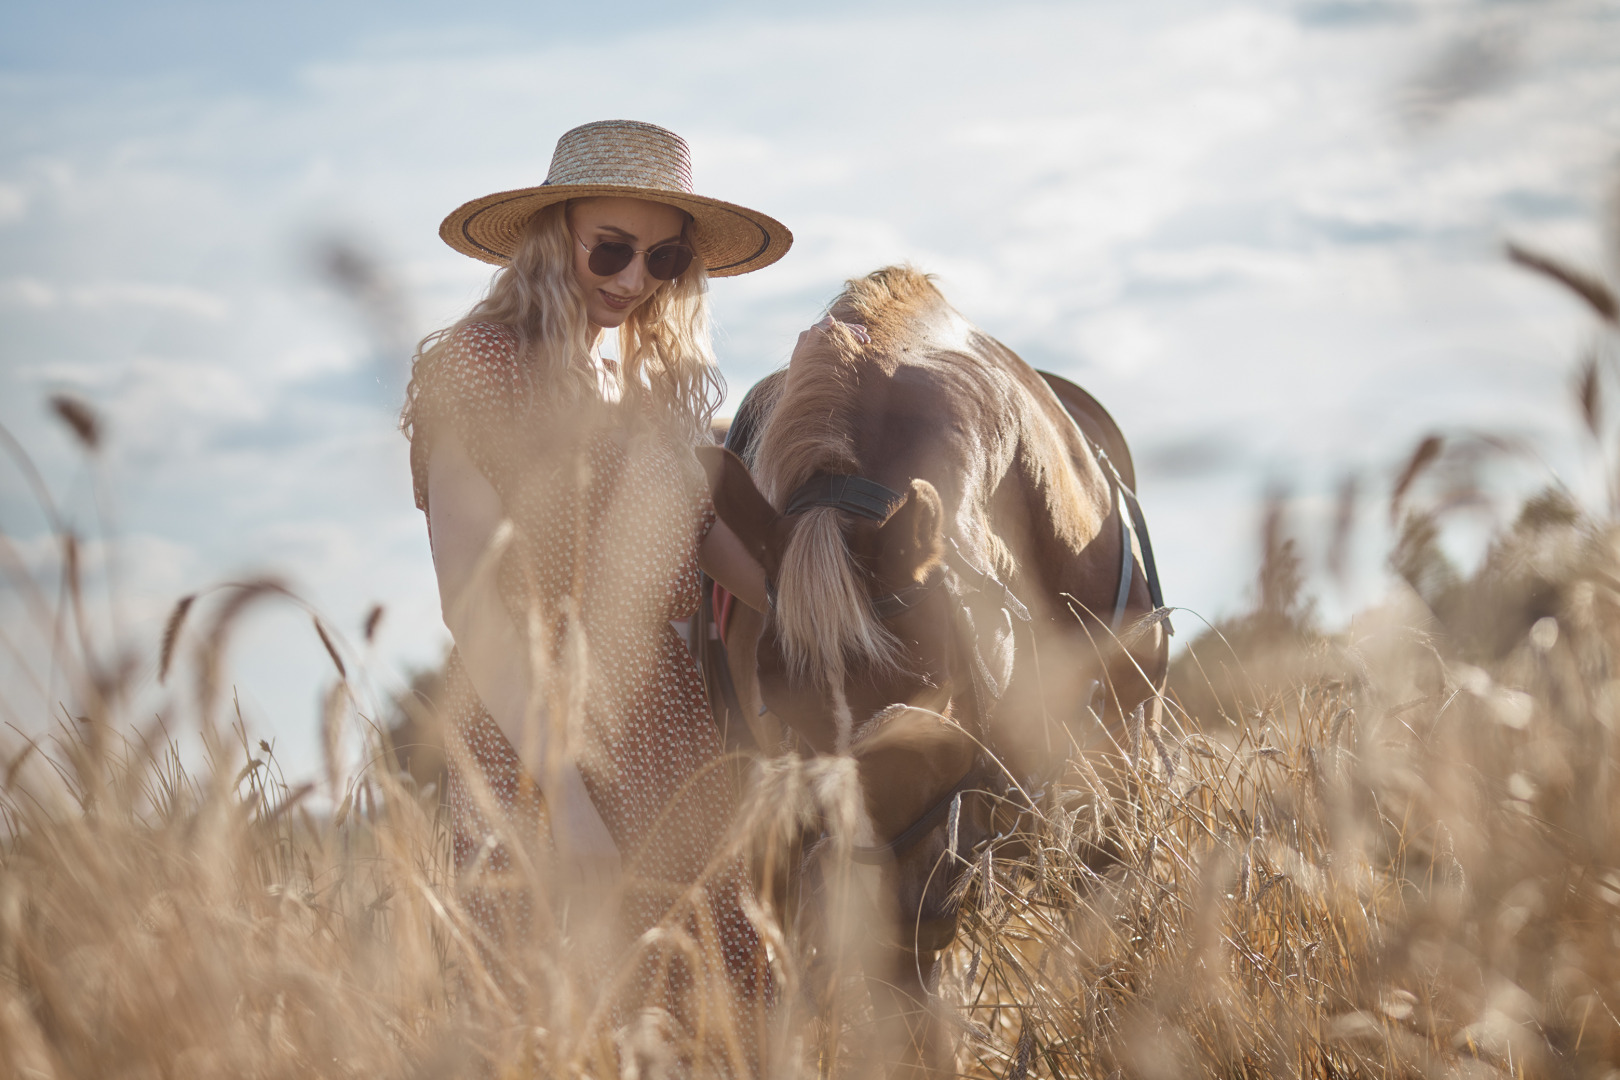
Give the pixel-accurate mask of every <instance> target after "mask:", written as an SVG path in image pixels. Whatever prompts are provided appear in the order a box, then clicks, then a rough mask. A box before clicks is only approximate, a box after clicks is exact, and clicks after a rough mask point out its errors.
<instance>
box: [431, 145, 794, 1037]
mask: <svg viewBox="0 0 1620 1080" xmlns="http://www.w3.org/2000/svg"><path fill="white" fill-rule="evenodd" d="M440 235H441V236H442V237H443V238H444V239H445V240H446V242H448V243H449V244H450V245H451V246H452V247H454V248H455V249H456V250H458V251H461V252H463V253H465V254H468V255H471V256H473V257H474V258H478V259H482V260H484V261H486V262H491V263H496V264H499V265H501V266H503V267H504V269H502V270H501V271H500V272H499V273H498V274H497V275H496V277H495V280H494V283H493V284H492V286H491V288H490V291H489V294H488V295H487V296H486V297H485V298H484V300H482V301H481V302H480V303H478V304H477V305H476V306H475V307H474V308H473V310H472V311H471V312H470V313H469V314H468V315H467V316H466V317H465V318H463V319H462V320H460V321H459V322H457V323H456V324H455V325H454V326H452V327H450V328H449V329H447V330H445V331H441V332H440V333H438V334H435V335H433V336H430V337H429V338H428V339H427V340H426V341H424V343H423V348H422V350H421V352H420V353H419V354H418V358H417V360H416V363H415V366H414V369H413V372H412V379H411V386H410V390H409V393H408V401H407V405H406V410H405V416H404V421H405V430H406V432H407V434H408V435H409V436H410V439H411V465H412V473H413V477H414V481H415V488H416V501H417V505H418V506H419V507H420V508H421V509H422V510H424V511H425V512H426V514H427V519H428V531H429V536H430V539H431V542H432V548H433V561H434V567H435V570H436V572H437V576H438V583H439V593H440V598H441V602H442V606H443V612H444V619H445V623H446V625H447V626H448V627H449V628H450V631H451V633H452V635H453V637H454V639H455V645H456V647H455V651H454V653H453V654H452V657H451V660H450V666H449V671H448V681H449V684H450V688H449V689H450V692H449V694H448V696H449V698H450V699H451V702H452V704H451V706H450V709H449V711H450V717H449V725H450V728H451V732H450V738H449V740H448V741H449V742H450V744H451V746H450V750H451V755H450V756H451V760H452V762H453V763H454V764H453V765H452V768H451V771H450V777H449V781H448V784H447V792H446V797H447V802H448V805H449V809H450V814H451V818H452V822H453V827H454V846H455V861H456V866H457V869H458V871H459V872H460V874H461V879H462V880H463V881H464V882H472V883H473V886H472V887H471V888H470V889H468V890H467V892H466V902H467V906H468V910H469V912H470V913H471V915H472V917H473V918H474V920H475V921H476V923H477V924H478V926H479V928H480V929H481V931H482V933H483V936H484V945H485V952H486V956H487V957H488V958H489V959H490V961H491V963H492V965H494V966H495V967H496V968H497V969H498V973H499V977H500V978H501V979H502V980H503V981H505V982H507V983H508V985H509V986H510V985H516V987H517V992H518V993H519V994H520V995H521V994H524V993H529V994H532V992H533V991H534V989H535V988H536V986H538V985H539V983H538V981H537V980H536V979H534V978H533V977H532V976H533V975H534V974H535V971H534V969H533V968H532V967H529V966H526V961H525V957H524V950H523V949H522V948H521V946H522V945H523V944H524V943H529V942H533V941H535V940H537V937H544V936H546V935H547V934H549V933H552V931H548V930H547V927H551V926H554V925H555V921H556V918H557V915H558V913H559V912H560V911H564V910H566V909H567V908H568V907H569V905H572V906H573V910H574V911H575V912H576V917H577V913H578V912H579V911H580V910H581V909H582V908H583V909H585V910H588V911H590V912H599V911H600V910H601V905H602V903H603V901H604V900H605V899H606V898H607V897H609V896H620V897H622V904H621V906H620V908H619V912H618V917H617V919H616V920H615V923H616V924H617V926H618V927H619V930H620V932H621V937H620V942H619V947H620V949H627V948H636V949H639V950H640V953H639V954H638V956H637V957H636V958H634V959H633V960H632V961H631V962H633V963H639V964H640V965H641V968H640V974H639V976H637V977H636V978H633V979H631V980H629V981H630V983H631V984H632V993H631V995H630V997H629V998H628V999H622V1000H621V1002H620V1014H621V1016H623V1015H627V1013H626V1012H625V1010H626V1009H628V1008H637V1007H643V1006H649V1005H650V1006H656V1007H659V1008H662V1009H666V1010H667V1011H668V1012H669V1013H670V1014H671V1015H673V1017H674V1018H675V1019H676V1021H677V1022H679V1023H680V1024H682V1025H683V1026H684V1027H686V1028H687V1030H688V1031H691V1030H693V1029H695V1028H696V1027H704V1028H705V1029H708V1030H713V1029H714V1025H713V1024H712V1023H708V1022H705V1021H704V1020H703V1018H701V1017H699V1016H697V1015H696V1013H697V1011H698V1010H700V1009H701V1008H703V1005H702V1004H701V1003H702V1002H705V1001H712V1000H715V999H716V992H717V991H724V992H725V993H724V994H722V995H721V996H722V997H724V996H725V994H729V996H730V998H731V1000H732V1001H733V1002H735V1003H739V1004H740V1005H741V1006H742V1007H743V1008H745V1009H746V1008H749V1007H750V1006H762V1005H763V1002H764V1001H765V999H766V998H768V997H769V994H770V990H769V975H768V970H767V967H766V964H765V959H764V955H763V950H762V949H761V947H760V944H759V939H758V937H757V935H756V933H755V931H754V928H753V927H752V925H751V924H750V923H749V921H748V919H747V918H746V917H745V916H744V914H743V910H742V907H743V897H742V895H741V891H742V890H743V889H745V888H746V885H745V883H744V882H743V880H742V877H741V874H740V872H739V871H738V870H737V868H736V867H734V866H733V867H730V868H726V867H725V866H722V868H721V869H720V870H719V871H718V872H716V871H715V870H714V869H713V868H712V867H711V866H710V864H711V861H712V860H713V857H714V854H715V851H716V846H717V844H718V843H719V841H720V839H721V837H722V835H723V833H724V831H725V829H726V827H727V826H728V824H729V823H730V818H731V816H732V813H733V795H732V792H731V790H730V787H729V783H728V781H727V779H726V777H725V775H724V773H723V770H721V769H720V768H717V767H716V762H717V760H718V758H719V756H720V753H721V745H720V742H719V739H718V737H717V734H716V731H715V727H714V724H713V721H712V719H711V718H710V715H709V712H708V706H707V702H706V700H705V698H704V694H703V687H702V684H701V681H700V678H699V675H698V672H697V670H696V668H695V666H694V664H693V662H692V659H691V657H690V655H689V654H688V652H687V650H686V649H685V648H684V646H683V645H682V644H681V642H680V641H679V639H678V638H677V636H676V635H675V633H674V631H673V630H672V629H671V627H670V625H669V621H670V620H671V619H672V618H679V617H682V616H684V615H688V614H690V613H691V611H692V610H693V609H694V608H695V607H696V605H697V601H698V568H699V566H700V565H701V566H702V567H703V568H704V569H705V570H707V571H708V572H709V573H710V574H711V575H712V576H713V577H715V578H716V579H717V580H718V581H720V582H722V583H723V584H724V585H725V586H726V587H727V588H728V589H730V590H732V591H733V592H734V593H736V594H737V595H738V596H739V597H740V598H741V599H742V600H743V601H744V602H745V603H750V604H752V605H754V606H756V607H758V606H763V604H764V602H765V600H764V597H765V583H764V574H763V572H762V571H761V570H760V568H759V566H758V564H756V563H755V562H753V560H752V559H751V558H749V556H748V555H747V553H746V552H745V551H744V550H743V549H742V547H741V545H740V544H739V543H738V541H737V540H736V538H735V537H734V536H733V535H732V534H731V533H730V532H729V531H728V530H727V529H726V527H725V526H724V525H723V524H716V523H715V520H714V514H713V510H712V508H711V506H710V504H709V501H708V496H707V493H706V488H705V485H704V482H703V475H702V471H701V469H700V468H699V467H698V465H697V462H696V458H695V456H694V455H693V453H692V448H693V446H694V445H695V444H696V443H697V442H698V441H699V440H702V439H704V438H706V437H707V431H708V422H709V418H710V414H711V413H712V412H713V410H714V408H715V407H716V406H717V405H718V404H719V402H720V400H721V397H722V383H721V380H720V376H719V374H718V371H717V370H716V367H715V364H714V358H713V354H712V352H711V350H710V345H709V336H708V325H707V302H706V295H705V294H706V288H707V285H706V282H707V279H708V278H709V277H715V276H724V275H731V274H741V273H746V272H748V271H751V270H756V269H759V268H760V267H763V266H767V265H769V264H770V263H772V262H774V261H776V260H777V259H779V258H780V257H781V256H782V255H783V254H784V253H785V252H786V251H787V249H788V246H789V244H791V242H792V237H791V235H790V234H789V233H788V231H787V229H785V228H784V227H783V226H782V225H780V224H779V223H778V222H776V221H774V220H773V219H771V218H769V217H766V216H765V215H763V214H759V213H756V212H754V211H751V210H747V209H744V208H742V207H738V206H734V205H731V204H729V203H723V202H720V201H718V200H714V199H709V198H705V197H703V196H699V195H695V194H694V193H693V191H692V183H691V175H690V166H689V157H688V151H687V147H686V144H685V143H684V142H683V141H682V140H681V139H680V138H679V137H677V136H676V135H674V134H673V133H671V132H669V131H666V130H664V129H663V128H659V127H656V126H654V125H651V124H641V123H632V122H628V121H607V122H602V123H595V124H587V125H584V126H583V127H579V128H575V129H574V130H572V131H570V132H568V133H567V134H565V135H564V136H563V137H562V139H561V140H559V142H558V143H557V149H556V153H555V155H554V157H553V159H552V164H551V170H550V172H549V174H548V176H547V178H546V182H545V184H543V185H541V186H540V187H535V188H528V189H524V190H521V191H512V192H503V193H500V194H496V195H491V196H488V197H486V198H483V199H478V200H475V201H473V202H470V203H467V204H466V205H464V206H462V207H461V208H460V209H458V210H457V211H455V212H454V213H453V214H451V215H450V216H449V217H448V218H447V219H446V220H445V222H444V224H443V226H442V227H441V229H440ZM614 330H616V331H617V333H618V360H617V361H614V360H612V359H609V358H607V357H605V356H604V355H603V354H602V352H601V351H600V349H599V345H600V343H601V341H602V340H603V338H604V336H605V335H606V334H607V332H609V331H614ZM547 841H549V843H548V842H547ZM535 868H540V869H539V870H538V871H536V869H535ZM536 884H540V885H541V886H543V887H542V888H541V889H539V890H538V891H539V892H543V893H546V894H548V895H549V897H550V898H551V899H552V900H553V902H552V903H544V902H542V901H541V898H540V897H539V896H537V895H536V892H537V890H536V888H535V887H534V886H535V885H536ZM658 926H662V927H664V928H665V929H667V930H670V931H672V932H671V933H669V934H647V933H646V931H648V930H649V929H652V928H654V927H658ZM683 935H684V936H683ZM660 941H681V942H685V943H686V944H685V945H682V946H679V947H671V948H670V949H667V950H665V951H663V952H660V951H659V948H658V945H657V943H658V942H660ZM691 942H698V943H699V947H698V949H697V951H696V952H695V953H694V952H693V950H692V949H691V948H689V947H688V946H689V945H690V943H691ZM649 943H652V944H649ZM694 956H697V957H699V958H698V959H694ZM638 994H639V1000H635V998H636V997H637V995H638ZM732 1019H733V1020H734V1021H736V1023H735V1024H733V1025H731V1026H732V1027H733V1029H734V1030H736V1031H737V1034H738V1035H739V1036H740V1037H741V1039H742V1040H743V1042H744V1043H745V1044H751V1043H752V1041H753V1034H754V1032H755V1031H756V1030H757V1027H756V1020H757V1017H756V1016H753V1015H743V1014H742V1013H740V1012H736V1011H734V1012H733V1016H732ZM731 1045H732V1046H736V1045H737V1043H735V1042H733V1043H731Z"/></svg>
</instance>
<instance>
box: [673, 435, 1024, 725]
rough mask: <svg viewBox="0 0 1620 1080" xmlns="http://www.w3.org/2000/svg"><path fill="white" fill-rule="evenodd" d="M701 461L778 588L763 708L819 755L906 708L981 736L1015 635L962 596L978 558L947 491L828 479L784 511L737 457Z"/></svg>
mask: <svg viewBox="0 0 1620 1080" xmlns="http://www.w3.org/2000/svg"><path fill="white" fill-rule="evenodd" d="M701 453H702V455H703V458H704V462H705V466H706V467H707V468H708V470H709V473H710V480H711V484H712V487H713V490H714V498H715V509H716V512H717V514H718V515H719V517H720V518H721V519H722V520H724V521H725V522H726V523H727V524H728V526H729V527H730V528H731V530H732V531H733V532H734V533H736V535H737V536H738V538H739V539H740V540H742V542H743V544H744V546H745V547H747V548H748V549H749V551H750V553H751V554H752V555H753V556H754V557H755V559H756V560H758V562H759V563H760V565H761V566H762V567H764V569H765V573H766V577H767V580H768V581H769V582H770V585H771V598H772V610H771V611H770V612H768V613H767V616H766V619H765V622H764V627H763V629H762V631H761V634H760V639H759V642H758V645H757V648H756V675H757V679H758V686H759V692H760V697H761V699H762V702H763V703H764V705H765V706H766V707H767V708H769V709H770V711H771V712H772V713H773V714H774V715H775V716H777V717H778V718H779V719H780V720H782V721H783V722H784V723H786V724H787V725H788V726H789V727H791V728H792V729H793V730H794V731H795V732H796V733H797V734H798V735H799V736H800V737H801V738H802V739H803V740H804V741H805V742H806V743H807V744H808V745H809V746H810V747H811V748H813V749H814V750H816V751H817V752H820V753H834V752H837V753H848V752H850V750H851V749H852V748H853V746H854V745H855V744H856V743H857V742H858V741H860V740H861V738H862V737H863V736H865V735H868V734H871V733H872V732H871V731H870V730H869V729H870V728H871V727H872V726H873V724H874V721H876V720H878V718H880V717H881V716H884V715H893V713H892V710H893V709H894V708H895V707H896V706H906V707H910V708H920V709H924V710H928V711H931V712H936V713H941V714H949V715H951V717H952V719H953V720H955V721H957V722H959V723H961V724H963V725H964V726H965V727H967V728H968V729H969V730H972V731H974V732H975V733H976V734H978V733H980V732H981V730H982V726H983V724H984V721H985V720H986V717H985V715H984V711H985V708H986V704H985V696H986V693H987V688H988V692H994V691H995V689H996V688H997V687H998V686H1004V685H1005V683H1006V680H1007V675H1008V672H1009V669H1010V666H1011V663H1012V654H1011V640H1010V635H1009V633H1008V630H1009V629H1010V628H1009V627H1008V626H1007V625H1006V622H1007V620H1006V618H1004V617H1003V618H998V616H1001V615H1002V609H1001V608H1000V607H999V606H995V607H994V610H991V608H990V607H987V606H986V605H985V604H984V603H981V602H979V598H977V597H970V596H964V595H963V590H962V585H961V575H960V574H959V573H958V572H957V571H956V570H955V568H954V566H953V564H957V565H970V563H969V559H968V557H967V556H964V555H963V554H962V553H961V551H960V548H959V547H958V544H957V542H956V541H955V540H954V539H952V538H950V537H948V536H947V535H946V532H945V528H944V518H945V514H944V507H943V504H942V500H941V498H940V495H939V492H938V491H937V490H936V489H935V487H934V485H933V484H931V483H929V482H928V481H927V480H924V479H912V480H911V481H910V483H909V485H907V487H906V489H905V490H904V491H897V490H893V489H889V488H886V487H884V486H882V485H880V484H878V483H876V482H875V481H872V480H869V479H866V478H864V477H859V476H854V475H849V474H827V473H817V474H815V475H813V476H812V477H811V478H810V479H809V480H807V481H806V482H805V483H804V484H802V485H800V487H799V488H798V489H796V490H795V491H794V492H793V493H792V494H791V496H790V497H789V498H788V499H787V500H786V505H785V507H784V509H783V510H781V511H778V510H777V509H776V508H775V507H774V506H773V505H772V504H771V503H770V501H769V500H767V499H766V498H765V496H764V495H763V494H762V493H761V492H760V491H759V489H758V488H757V487H756V486H755V484H754V480H753V478H752V476H750V474H749V471H748V469H747V467H746V466H745V465H744V464H743V463H742V461H741V460H739V459H738V458H737V456H736V455H735V454H732V453H730V452H729V451H725V450H719V449H714V450H709V449H705V450H703V451H701ZM1002 602H1003V601H1001V600H995V601H994V603H995V604H996V605H999V604H1000V603H1002ZM1011 602H1012V603H1013V604H1016V603H1017V601H1016V600H1013V601H1011ZM998 622H999V623H1001V625H1000V626H999V627H998V626H996V625H994V624H996V623H998ZM962 738H964V739H966V738H968V736H966V735H963V736H962Z"/></svg>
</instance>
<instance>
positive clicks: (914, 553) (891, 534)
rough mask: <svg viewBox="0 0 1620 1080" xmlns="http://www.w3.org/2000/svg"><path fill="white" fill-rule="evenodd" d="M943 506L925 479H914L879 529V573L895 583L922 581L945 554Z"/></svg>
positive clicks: (936, 492) (931, 485)
mask: <svg viewBox="0 0 1620 1080" xmlns="http://www.w3.org/2000/svg"><path fill="white" fill-rule="evenodd" d="M944 522H945V507H944V504H943V503H942V502H941V501H940V498H939V492H938V491H935V490H934V485H933V484H930V483H929V482H928V481H926V480H920V479H919V480H913V481H912V482H911V490H910V491H908V492H906V497H905V498H904V499H903V500H901V503H900V506H899V507H898V508H897V509H896V510H895V511H894V513H892V514H890V515H889V520H887V521H885V522H884V523H883V525H882V527H881V528H880V529H879V530H878V536H879V538H880V540H881V543H880V546H879V550H881V551H882V556H881V559H882V566H881V572H882V573H883V574H884V575H885V576H886V577H889V578H891V579H892V583H893V584H895V585H897V586H898V585H901V584H903V583H905V582H908V581H921V580H923V579H924V578H925V577H927V576H928V574H929V572H930V571H931V570H933V568H934V567H935V566H936V565H937V564H938V563H939V562H940V561H941V560H942V559H943V558H944V557H945V538H944V533H943V528H944Z"/></svg>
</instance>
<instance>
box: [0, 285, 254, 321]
mask: <svg viewBox="0 0 1620 1080" xmlns="http://www.w3.org/2000/svg"><path fill="white" fill-rule="evenodd" d="M0 298H4V299H5V300H6V301H8V302H10V303H13V304H17V305H21V306H24V307H31V308H41V309H50V308H61V309H65V310H68V311H74V312H101V311H109V310H117V309H120V308H147V309H153V310H157V311H162V312H168V313H172V314H178V315H186V316H190V317H192V318H195V319H203V320H206V321H208V322H222V321H223V320H224V319H225V318H226V316H227V315H229V314H230V305H229V304H227V303H226V302H225V300H224V299H223V298H222V297H220V296H218V295H215V294H213V293H209V292H206V291H204V290H202V289H197V288H192V287H190V286H186V285H165V284H159V283H155V282H146V281H100V282H90V283H86V284H76V285H62V284H49V283H47V282H44V281H41V280H39V279H38V278H34V277H13V278H9V279H6V280H4V281H0Z"/></svg>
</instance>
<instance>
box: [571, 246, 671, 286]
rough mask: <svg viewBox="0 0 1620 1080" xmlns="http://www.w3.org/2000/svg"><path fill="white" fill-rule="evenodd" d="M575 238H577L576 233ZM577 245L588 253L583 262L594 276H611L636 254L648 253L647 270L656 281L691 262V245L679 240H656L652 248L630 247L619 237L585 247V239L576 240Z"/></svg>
mask: <svg viewBox="0 0 1620 1080" xmlns="http://www.w3.org/2000/svg"><path fill="white" fill-rule="evenodd" d="M574 239H575V240H579V237H577V236H576V237H574ZM579 246H580V247H582V248H585V250H586V251H587V252H589V253H590V258H589V259H587V260H586V263H585V265H587V266H589V267H590V268H591V273H593V274H595V275H596V276H597V277H612V276H613V275H614V274H617V273H618V272H619V271H620V270H623V269H624V268H625V267H627V266H629V265H630V260H631V259H634V258H635V257H636V256H637V255H645V256H647V273H648V275H649V276H651V277H655V278H657V279H658V280H659V281H674V280H675V279H676V278H678V277H680V276H681V275H682V274H683V273H685V272H686V268H687V267H688V266H691V265H692V249H691V248H689V247H687V246H686V245H685V244H683V243H681V242H680V241H678V240H672V241H670V242H669V243H667V244H659V245H658V246H657V247H655V248H652V249H651V250H645V249H641V248H633V247H631V246H630V245H629V244H626V243H624V242H622V241H619V240H603V241H602V242H601V243H599V244H597V245H596V246H595V247H588V246H586V243H585V241H583V240H579Z"/></svg>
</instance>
